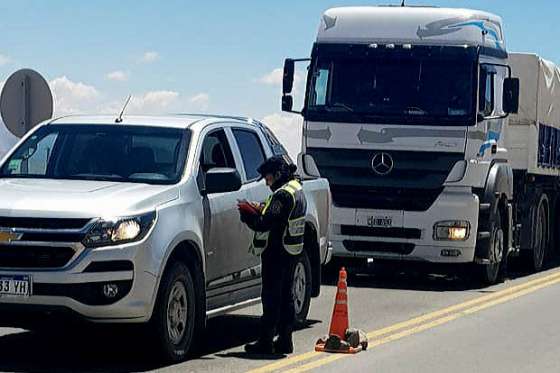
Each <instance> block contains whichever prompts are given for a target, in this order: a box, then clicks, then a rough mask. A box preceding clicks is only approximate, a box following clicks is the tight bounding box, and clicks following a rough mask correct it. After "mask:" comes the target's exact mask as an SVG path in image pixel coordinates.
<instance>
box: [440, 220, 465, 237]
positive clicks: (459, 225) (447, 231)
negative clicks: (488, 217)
mask: <svg viewBox="0 0 560 373" xmlns="http://www.w3.org/2000/svg"><path fill="white" fill-rule="evenodd" d="M470 230H471V225H470V224H469V222H468V221H440V222H438V223H436V224H435V225H434V240H440V241H466V240H467V239H468V238H469V234H470Z"/></svg>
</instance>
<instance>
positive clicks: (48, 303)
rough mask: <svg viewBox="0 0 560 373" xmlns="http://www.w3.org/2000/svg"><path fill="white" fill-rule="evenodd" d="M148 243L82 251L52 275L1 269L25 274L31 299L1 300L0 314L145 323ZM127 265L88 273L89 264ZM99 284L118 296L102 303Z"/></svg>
mask: <svg viewBox="0 0 560 373" xmlns="http://www.w3.org/2000/svg"><path fill="white" fill-rule="evenodd" d="M150 245H151V240H149V239H145V240H144V241H142V242H138V243H131V244H127V245H122V246H112V247H103V248H95V249H84V250H82V251H81V254H80V255H79V257H77V258H75V259H73V260H72V261H71V262H70V263H69V264H68V265H67V266H66V267H63V268H62V269H57V270H54V269H52V270H25V269H18V270H17V271H15V270H4V269H0V275H7V276H9V275H29V276H30V277H31V279H32V287H31V296H29V297H12V296H10V297H5V296H4V297H0V313H1V312H3V311H7V310H9V309H12V308H14V307H16V308H19V309H26V307H25V306H29V310H32V309H34V308H45V307H46V308H60V309H68V310H70V311H72V312H73V313H75V314H77V315H79V316H80V317H83V318H85V319H88V320H91V321H95V322H146V321H148V320H149V318H150V316H151V312H152V305H153V301H154V299H155V292H156V286H157V277H156V276H155V275H154V274H152V273H149V272H147V271H145V270H144V269H145V268H150V266H149V265H148V261H150V260H151V257H150V256H149V255H148V253H149V250H148V248H149V247H150ZM127 262H128V263H131V264H132V268H130V267H127V268H122V269H119V268H111V266H110V265H109V267H107V266H105V268H103V266H102V267H101V268H99V266H98V268H97V269H95V266H94V267H93V268H94V270H93V271H92V270H91V268H92V267H91V266H90V264H92V263H104V264H107V263H127ZM104 284H117V285H118V287H119V290H120V291H121V292H124V293H121V294H118V295H117V296H116V297H115V299H117V300H116V301H115V300H114V299H113V300H112V299H103V298H104V294H103V291H102V287H103V285H104Z"/></svg>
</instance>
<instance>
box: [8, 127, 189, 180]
mask: <svg viewBox="0 0 560 373" xmlns="http://www.w3.org/2000/svg"><path fill="white" fill-rule="evenodd" d="M189 140H190V131H188V130H184V129H175V128H159V127H144V126H126V125H115V126H108V125H84V124H81V125H48V126H44V127H41V128H39V129H38V130H37V131H36V132H35V133H34V134H33V135H31V136H30V137H29V138H28V139H27V140H26V141H24V142H23V143H22V144H21V145H20V146H19V147H18V148H17V149H16V150H15V152H14V153H13V154H12V155H11V156H10V157H9V158H8V159H7V160H6V162H4V164H3V165H2V167H1V168H0V177H2V178H41V179H73V180H99V181H117V182H131V183H147V184H174V183H176V182H178V181H179V179H180V178H181V175H182V170H183V169H184V165H185V158H186V153H187V149H188V144H189Z"/></svg>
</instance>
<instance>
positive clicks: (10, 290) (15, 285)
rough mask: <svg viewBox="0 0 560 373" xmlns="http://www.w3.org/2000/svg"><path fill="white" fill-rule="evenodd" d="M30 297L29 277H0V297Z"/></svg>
mask: <svg viewBox="0 0 560 373" xmlns="http://www.w3.org/2000/svg"><path fill="white" fill-rule="evenodd" d="M30 295H31V276H27V275H21V276H9V275H0V297H5V296H12V297H28V296H30Z"/></svg>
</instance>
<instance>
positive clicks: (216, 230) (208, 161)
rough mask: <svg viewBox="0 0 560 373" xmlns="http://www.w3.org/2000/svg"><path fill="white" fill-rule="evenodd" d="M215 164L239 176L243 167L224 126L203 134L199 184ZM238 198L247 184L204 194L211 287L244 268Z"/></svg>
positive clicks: (245, 250) (243, 235)
mask: <svg viewBox="0 0 560 373" xmlns="http://www.w3.org/2000/svg"><path fill="white" fill-rule="evenodd" d="M214 167H230V168H237V170H238V171H239V173H240V174H241V175H242V168H241V167H240V165H237V164H236V162H235V158H234V157H233V153H232V150H231V144H230V141H229V140H228V136H227V135H226V131H225V130H224V129H223V128H219V129H216V130H211V131H209V132H208V133H207V134H206V135H205V136H204V140H203V143H202V148H201V150H200V169H199V185H201V184H202V183H203V181H202V180H203V179H204V174H205V172H206V171H208V170H209V169H211V168H214ZM238 199H248V193H247V188H246V187H242V188H241V189H240V190H239V191H236V192H230V193H217V194H209V195H205V196H203V201H202V202H203V208H204V241H205V243H204V246H205V252H206V274H207V281H208V285H209V286H210V287H212V286H213V285H216V286H218V285H225V284H227V283H230V282H233V281H235V280H236V279H237V278H238V277H239V275H238V274H239V273H240V272H241V271H243V270H244V269H245V268H246V263H245V261H246V260H245V259H246V257H247V255H248V250H249V246H248V245H249V243H250V241H249V240H248V237H249V236H250V231H249V228H247V226H245V224H243V223H241V221H240V220H239V213H238V211H237V200H238Z"/></svg>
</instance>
